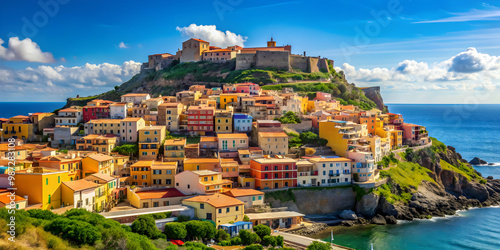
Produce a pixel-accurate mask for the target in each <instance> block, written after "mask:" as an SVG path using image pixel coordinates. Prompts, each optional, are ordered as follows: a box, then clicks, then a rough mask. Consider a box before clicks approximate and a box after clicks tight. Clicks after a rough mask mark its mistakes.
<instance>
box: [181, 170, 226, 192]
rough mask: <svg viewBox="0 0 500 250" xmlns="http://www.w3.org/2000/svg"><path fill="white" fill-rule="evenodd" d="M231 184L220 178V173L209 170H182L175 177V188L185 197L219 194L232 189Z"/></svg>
mask: <svg viewBox="0 0 500 250" xmlns="http://www.w3.org/2000/svg"><path fill="white" fill-rule="evenodd" d="M232 184H233V182H232V181H230V180H225V179H223V178H222V173H220V172H214V171H210V170H199V171H189V170H184V171H183V172H181V173H179V174H177V175H176V176H175V188H177V189H178V190H179V191H181V192H182V193H183V194H186V195H191V194H213V193H221V192H224V191H225V190H227V189H230V188H232Z"/></svg>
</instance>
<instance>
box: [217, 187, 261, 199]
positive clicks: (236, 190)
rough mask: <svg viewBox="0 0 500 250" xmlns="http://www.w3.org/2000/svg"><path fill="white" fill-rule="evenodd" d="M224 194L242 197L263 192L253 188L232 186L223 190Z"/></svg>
mask: <svg viewBox="0 0 500 250" xmlns="http://www.w3.org/2000/svg"><path fill="white" fill-rule="evenodd" d="M225 194H227V195H229V196H232V197H242V196H250V195H263V194H264V192H261V191H257V190H255V189H243V188H233V189H230V190H229V191H227V192H225Z"/></svg>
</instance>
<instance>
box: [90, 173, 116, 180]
mask: <svg viewBox="0 0 500 250" xmlns="http://www.w3.org/2000/svg"><path fill="white" fill-rule="evenodd" d="M90 176H94V177H96V178H99V179H101V180H104V181H112V180H114V179H116V178H115V177H112V176H110V175H107V174H91V175H90Z"/></svg>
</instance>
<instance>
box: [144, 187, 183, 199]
mask: <svg viewBox="0 0 500 250" xmlns="http://www.w3.org/2000/svg"><path fill="white" fill-rule="evenodd" d="M135 194H137V195H138V196H139V198H140V199H141V200H147V199H161V198H170V197H182V196H185V195H184V194H183V193H181V192H180V191H179V190H177V189H175V188H167V189H160V190H150V191H137V192H135Z"/></svg>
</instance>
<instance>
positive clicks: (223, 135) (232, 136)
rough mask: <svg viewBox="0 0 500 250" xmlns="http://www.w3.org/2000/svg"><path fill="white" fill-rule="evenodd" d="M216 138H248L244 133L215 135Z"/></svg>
mask: <svg viewBox="0 0 500 250" xmlns="http://www.w3.org/2000/svg"><path fill="white" fill-rule="evenodd" d="M217 138H221V139H232V138H238V139H248V136H247V134H244V133H234V134H217Z"/></svg>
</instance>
